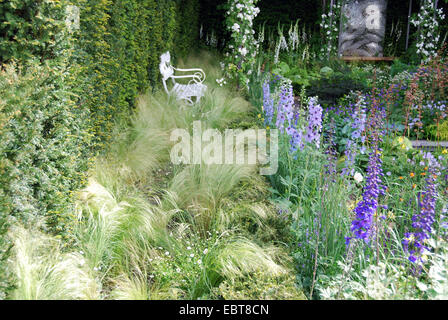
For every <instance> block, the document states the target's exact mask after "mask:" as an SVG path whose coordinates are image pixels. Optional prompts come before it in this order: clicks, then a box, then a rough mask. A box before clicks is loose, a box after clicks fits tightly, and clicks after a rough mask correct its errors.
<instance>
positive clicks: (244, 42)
mask: <svg viewBox="0 0 448 320" xmlns="http://www.w3.org/2000/svg"><path fill="white" fill-rule="evenodd" d="M257 2H258V0H229V2H228V10H227V15H226V26H227V29H228V30H229V31H230V32H231V39H230V43H229V45H228V46H227V47H228V52H227V53H226V64H227V68H226V75H227V76H228V77H229V78H231V79H236V80H237V81H238V84H239V85H240V86H241V87H242V88H247V87H248V85H249V77H248V76H250V74H251V73H252V72H253V66H254V63H255V57H256V55H257V51H258V46H259V45H258V43H257V41H256V40H255V37H254V34H255V31H254V29H253V20H254V18H255V17H256V16H257V14H258V13H259V12H260V9H258V8H257V7H256V6H255V5H256V3H257Z"/></svg>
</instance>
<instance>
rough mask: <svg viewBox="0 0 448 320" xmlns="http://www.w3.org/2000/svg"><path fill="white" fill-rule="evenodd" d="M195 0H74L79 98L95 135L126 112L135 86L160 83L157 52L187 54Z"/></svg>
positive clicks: (193, 42)
mask: <svg viewBox="0 0 448 320" xmlns="http://www.w3.org/2000/svg"><path fill="white" fill-rule="evenodd" d="M198 2H199V1H198V0H181V1H172V0H171V1H170V0H114V1H112V0H88V1H87V0H73V1H72V4H74V5H77V6H78V7H80V9H81V28H80V30H78V31H77V32H76V34H75V37H76V38H77V40H78V41H76V45H77V53H78V60H77V61H78V64H79V65H81V66H82V68H83V72H82V74H84V75H85V76H84V78H83V80H84V82H83V83H82V84H81V86H82V87H83V90H82V91H83V93H84V94H83V97H82V103H86V104H87V105H88V106H89V109H90V110H91V111H92V117H93V118H94V119H95V121H94V131H95V133H96V134H97V135H98V137H100V138H102V139H104V138H107V137H105V136H104V135H105V134H107V133H108V132H109V131H110V128H111V125H112V121H111V120H113V119H114V118H115V117H118V116H120V115H123V114H124V115H126V114H128V111H129V110H130V108H131V107H132V106H133V105H134V100H135V98H136V96H137V94H138V93H139V92H142V91H145V90H147V89H148V88H154V87H156V86H157V85H158V84H159V81H158V80H159V71H158V65H159V59H160V55H161V54H162V53H163V52H164V51H167V50H170V51H171V52H172V54H173V55H174V56H176V55H185V54H187V53H188V52H189V50H190V49H191V48H192V47H194V46H195V45H196V42H197V37H198V11H199V8H198Z"/></svg>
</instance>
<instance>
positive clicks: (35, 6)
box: [0, 0, 65, 62]
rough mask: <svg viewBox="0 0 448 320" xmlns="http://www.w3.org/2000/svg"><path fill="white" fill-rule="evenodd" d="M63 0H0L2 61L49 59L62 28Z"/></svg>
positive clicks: (0, 50) (52, 54) (0, 59)
mask: <svg viewBox="0 0 448 320" xmlns="http://www.w3.org/2000/svg"><path fill="white" fill-rule="evenodd" d="M64 3H65V2H64V1H54V0H10V1H0V62H7V61H9V60H11V59H18V60H28V59H32V58H33V57H39V58H40V59H42V60H44V59H49V58H52V57H53V56H54V51H55V50H56V48H57V42H56V41H55V35H56V34H57V33H58V32H60V31H61V29H62V28H63V26H64V25H63V17H64V14H65V8H64Z"/></svg>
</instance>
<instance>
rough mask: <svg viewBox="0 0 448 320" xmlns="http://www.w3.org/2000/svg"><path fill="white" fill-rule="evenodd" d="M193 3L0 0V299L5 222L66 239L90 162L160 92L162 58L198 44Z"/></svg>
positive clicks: (3, 283) (170, 0) (188, 0)
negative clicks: (76, 12)
mask: <svg viewBox="0 0 448 320" xmlns="http://www.w3.org/2000/svg"><path fill="white" fill-rule="evenodd" d="M198 3H199V1H198V0H177V1H173V0H8V1H2V0H0V136H1V139H0V246H1V248H0V298H1V297H2V291H4V290H3V289H4V287H6V286H7V281H5V279H4V277H5V275H4V273H3V269H2V265H3V264H2V260H4V258H5V257H6V256H7V252H6V251H5V249H7V248H8V242H7V239H6V238H5V237H4V235H5V231H6V230H7V227H8V225H9V224H10V223H11V220H20V221H21V222H25V223H32V222H33V217H35V216H47V217H48V219H47V220H46V221H47V222H48V225H47V226H44V228H46V229H47V230H48V231H52V232H54V233H56V234H59V235H60V236H62V237H67V238H69V237H70V221H73V218H72V217H71V216H70V212H72V211H73V210H71V209H72V208H71V198H72V197H71V195H72V193H73V192H74V191H76V190H77V189H79V188H80V187H81V186H82V185H83V183H84V182H85V175H86V172H87V169H88V167H89V158H92V156H93V155H94V153H95V152H97V151H99V150H101V144H102V143H104V142H107V140H108V137H109V135H110V130H111V128H112V126H113V122H114V121H115V120H119V119H123V118H124V119H127V117H128V115H129V111H130V110H131V109H132V107H133V106H134V101H135V99H136V97H137V95H138V94H139V93H140V92H142V91H145V90H147V89H150V88H155V87H156V86H158V85H159V71H158V64H159V57H160V55H161V53H162V52H164V51H167V50H170V51H171V53H172V54H173V56H180V55H185V54H187V53H189V51H190V50H191V49H192V47H194V46H195V45H196V43H197V38H198V34H199V28H198V11H199V4H198ZM68 5H75V6H77V7H78V8H79V9H80V28H79V29H78V30H68V29H67V26H66V22H65V19H66V8H67V6H68ZM2 250H3V251H2ZM2 278H3V279H2ZM2 287H3V289H2Z"/></svg>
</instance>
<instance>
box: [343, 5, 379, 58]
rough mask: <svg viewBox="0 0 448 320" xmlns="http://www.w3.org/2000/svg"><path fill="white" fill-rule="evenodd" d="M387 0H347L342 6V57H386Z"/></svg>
mask: <svg viewBox="0 0 448 320" xmlns="http://www.w3.org/2000/svg"><path fill="white" fill-rule="evenodd" d="M386 7H387V0H346V1H345V3H344V5H343V6H342V12H341V29H340V34H339V56H354V57H382V56H383V46H382V43H383V40H384V33H385V28H386Z"/></svg>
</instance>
